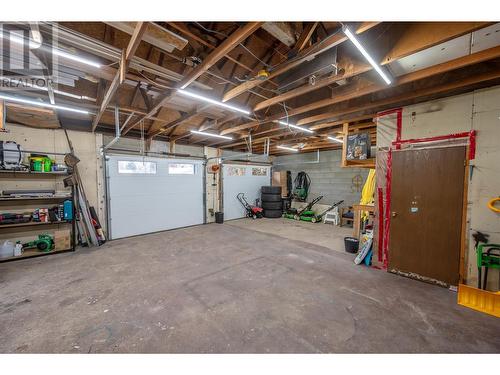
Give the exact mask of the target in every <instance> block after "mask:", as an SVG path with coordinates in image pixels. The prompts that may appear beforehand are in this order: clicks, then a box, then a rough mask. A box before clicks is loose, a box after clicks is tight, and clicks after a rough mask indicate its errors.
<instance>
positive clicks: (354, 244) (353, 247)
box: [344, 237, 359, 254]
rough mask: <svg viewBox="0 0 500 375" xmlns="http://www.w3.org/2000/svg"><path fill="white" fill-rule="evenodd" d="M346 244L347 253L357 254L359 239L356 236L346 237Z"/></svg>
mask: <svg viewBox="0 0 500 375" xmlns="http://www.w3.org/2000/svg"><path fill="white" fill-rule="evenodd" d="M344 245H345V251H346V252H347V253H351V254H356V253H357V252H358V248H359V240H358V239H357V238H354V237H344Z"/></svg>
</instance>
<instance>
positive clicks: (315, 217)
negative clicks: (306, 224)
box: [295, 200, 344, 223]
mask: <svg viewBox="0 0 500 375" xmlns="http://www.w3.org/2000/svg"><path fill="white" fill-rule="evenodd" d="M313 202H314V201H313ZM343 202H344V201H343V200H342V201H338V202H337V203H334V204H332V205H331V206H330V207H328V208H327V209H326V210H324V211H323V212H321V213H319V214H317V213H315V212H314V211H311V210H307V211H304V212H302V214H301V215H299V216H298V218H295V219H296V220H302V221H310V222H311V223H319V222H320V221H321V220H322V219H323V216H324V215H325V214H326V213H327V212H328V211H330V210H331V209H333V208H335V207H337V206H338V205H340V204H342V203H343ZM311 203H312V202H311ZM311 207H312V206H311Z"/></svg>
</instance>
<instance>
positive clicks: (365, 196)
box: [359, 169, 375, 221]
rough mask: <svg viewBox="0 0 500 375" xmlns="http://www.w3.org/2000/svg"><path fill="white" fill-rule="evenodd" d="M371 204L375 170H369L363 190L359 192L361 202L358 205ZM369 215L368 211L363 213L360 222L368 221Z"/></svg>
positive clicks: (373, 200)
mask: <svg viewBox="0 0 500 375" xmlns="http://www.w3.org/2000/svg"><path fill="white" fill-rule="evenodd" d="M373 202H375V169H370V172H369V173H368V176H367V177H366V181H365V185H364V186H363V190H362V191H361V200H360V201H359V204H363V205H372V204H373ZM369 214H370V213H369V212H368V211H363V213H362V215H361V220H362V221H364V220H366V219H368V216H369Z"/></svg>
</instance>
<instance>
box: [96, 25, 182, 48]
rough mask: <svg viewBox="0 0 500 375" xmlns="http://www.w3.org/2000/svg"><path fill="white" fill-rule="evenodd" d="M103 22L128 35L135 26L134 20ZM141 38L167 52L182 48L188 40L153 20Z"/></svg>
mask: <svg viewBox="0 0 500 375" xmlns="http://www.w3.org/2000/svg"><path fill="white" fill-rule="evenodd" d="M105 23H106V24H107V25H110V26H112V27H114V28H116V29H118V30H120V31H123V32H124V33H127V34H129V35H132V34H133V32H134V30H135V28H136V22H105ZM142 39H143V40H144V41H145V42H147V43H149V44H151V45H153V46H155V47H158V48H159V49H162V50H164V51H167V52H172V51H173V50H174V48H176V49H178V50H183V49H184V47H185V46H186V45H187V43H188V41H187V40H186V39H184V38H183V37H181V36H180V35H177V34H175V33H173V32H171V31H170V30H167V29H165V28H164V27H161V26H160V25H158V24H156V23H153V22H150V23H148V25H147V28H146V31H145V33H144V36H143V38H142Z"/></svg>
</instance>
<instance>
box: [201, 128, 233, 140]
mask: <svg viewBox="0 0 500 375" xmlns="http://www.w3.org/2000/svg"><path fill="white" fill-rule="evenodd" d="M191 133H193V134H199V135H208V136H209V137H216V138H222V139H233V138H232V137H228V136H226V135H219V134H213V133H206V132H200V131H198V130H191Z"/></svg>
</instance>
